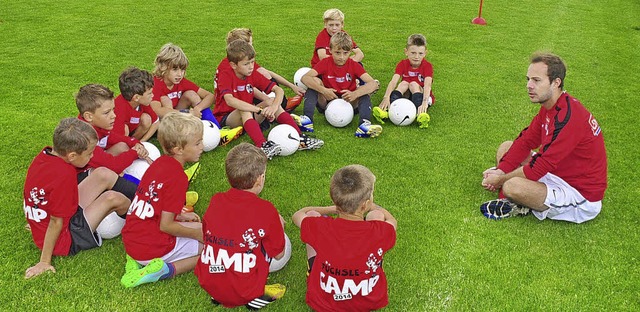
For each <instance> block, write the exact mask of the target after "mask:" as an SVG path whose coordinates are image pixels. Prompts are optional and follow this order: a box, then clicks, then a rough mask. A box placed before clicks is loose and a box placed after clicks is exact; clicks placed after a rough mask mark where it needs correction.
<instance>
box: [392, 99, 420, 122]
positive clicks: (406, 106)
mask: <svg viewBox="0 0 640 312" xmlns="http://www.w3.org/2000/svg"><path fill="white" fill-rule="evenodd" d="M416 114H417V109H416V106H415V105H414V104H413V102H411V100H409V99H405V98H402V99H397V100H395V101H393V103H391V106H390V107H389V119H391V122H393V124H394V125H397V126H407V125H410V124H411V123H412V122H413V121H414V120H416Z"/></svg>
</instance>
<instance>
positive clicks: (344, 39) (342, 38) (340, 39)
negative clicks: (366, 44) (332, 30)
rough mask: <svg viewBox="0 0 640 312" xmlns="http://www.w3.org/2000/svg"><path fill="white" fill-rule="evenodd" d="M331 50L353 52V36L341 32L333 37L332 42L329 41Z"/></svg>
mask: <svg viewBox="0 0 640 312" xmlns="http://www.w3.org/2000/svg"><path fill="white" fill-rule="evenodd" d="M329 48H331V49H334V48H336V49H338V50H344V51H351V49H353V40H351V36H349V35H348V34H347V33H346V32H344V31H339V32H337V33H336V34H335V35H333V36H331V40H330V41H329Z"/></svg>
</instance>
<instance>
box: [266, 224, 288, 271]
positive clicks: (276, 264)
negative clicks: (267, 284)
mask: <svg viewBox="0 0 640 312" xmlns="http://www.w3.org/2000/svg"><path fill="white" fill-rule="evenodd" d="M289 259H291V240H289V236H287V233H285V234H284V256H282V258H280V259H279V260H278V259H275V258H273V259H271V264H269V273H271V272H275V271H280V270H282V268H284V266H285V265H287V262H289Z"/></svg>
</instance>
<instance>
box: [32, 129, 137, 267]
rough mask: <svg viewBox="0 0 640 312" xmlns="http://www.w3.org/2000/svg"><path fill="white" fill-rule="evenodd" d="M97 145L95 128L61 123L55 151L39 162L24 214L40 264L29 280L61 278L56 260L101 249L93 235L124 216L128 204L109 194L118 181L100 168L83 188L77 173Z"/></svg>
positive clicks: (36, 161) (47, 152) (34, 164)
mask: <svg viewBox="0 0 640 312" xmlns="http://www.w3.org/2000/svg"><path fill="white" fill-rule="evenodd" d="M97 142H98V136H97V134H96V131H95V130H94V129H93V128H92V127H91V125H89V124H87V123H86V122H83V121H81V120H79V119H77V118H66V119H63V120H62V121H60V123H59V124H58V126H57V127H56V129H55V131H54V133H53V147H45V148H44V149H43V150H42V152H40V154H38V156H36V157H35V159H34V160H33V162H32V163H31V165H30V166H29V170H28V171H27V177H26V180H25V183H24V193H23V195H24V214H25V217H26V218H27V221H28V223H29V228H30V230H31V235H32V237H33V241H34V243H35V244H36V246H37V247H38V248H39V249H41V250H42V251H41V254H40V262H38V263H37V264H36V265H34V266H32V267H30V268H29V269H27V271H26V273H25V278H31V277H34V276H37V275H40V274H42V273H44V272H46V271H52V272H56V269H55V268H54V267H53V265H52V264H51V259H52V256H71V255H74V254H76V253H77V252H79V251H81V250H86V249H90V248H94V247H99V246H100V245H102V239H101V237H100V236H99V235H98V234H96V233H95V232H94V231H95V229H96V228H97V227H98V224H100V222H101V221H102V219H104V217H105V216H107V215H108V214H110V213H111V212H113V211H115V212H116V213H118V214H119V215H124V214H125V213H126V212H127V207H128V206H129V203H130V201H129V199H127V198H126V197H125V196H124V195H122V194H120V193H118V192H115V191H110V189H111V188H112V187H113V185H114V183H115V181H116V178H117V177H118V175H117V174H116V173H115V172H113V171H111V170H109V169H107V168H98V169H95V170H92V171H90V172H89V174H88V176H87V177H86V178H85V179H84V180H82V182H80V184H78V182H77V181H78V178H77V175H76V168H82V167H84V166H86V165H87V163H88V162H89V159H91V155H92V154H93V150H94V148H95V146H96V143H97Z"/></svg>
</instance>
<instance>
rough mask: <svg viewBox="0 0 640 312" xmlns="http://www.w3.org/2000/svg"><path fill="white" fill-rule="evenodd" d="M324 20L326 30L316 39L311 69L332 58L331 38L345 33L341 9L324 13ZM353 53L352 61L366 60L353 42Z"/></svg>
mask: <svg viewBox="0 0 640 312" xmlns="http://www.w3.org/2000/svg"><path fill="white" fill-rule="evenodd" d="M322 18H323V20H324V28H323V29H322V30H321V31H320V33H319V34H318V36H317V37H316V42H315V46H314V48H313V57H312V58H311V67H314V66H316V64H318V62H320V61H321V60H323V59H325V58H327V57H329V56H331V50H330V41H331V37H332V36H333V35H335V34H337V33H339V32H344V13H342V11H340V10H339V9H328V10H326V11H324V14H323V16H322ZM351 53H352V55H351V56H350V57H351V59H352V60H354V61H356V62H357V63H360V62H362V59H364V53H363V52H362V50H360V47H358V45H357V44H356V43H355V41H354V42H352V49H351Z"/></svg>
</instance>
